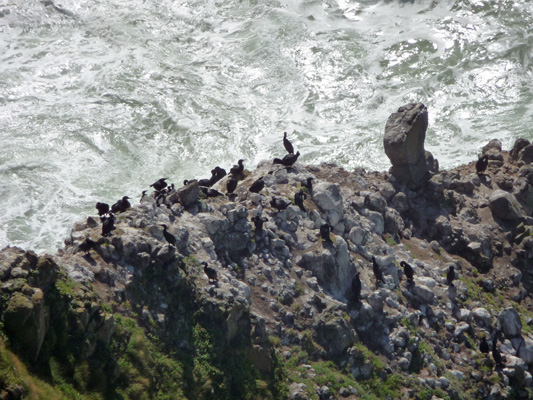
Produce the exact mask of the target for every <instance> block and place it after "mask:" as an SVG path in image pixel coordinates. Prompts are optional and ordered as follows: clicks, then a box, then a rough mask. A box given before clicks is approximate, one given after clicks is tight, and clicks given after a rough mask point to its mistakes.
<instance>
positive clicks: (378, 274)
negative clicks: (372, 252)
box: [372, 256, 385, 283]
mask: <svg viewBox="0 0 533 400" xmlns="http://www.w3.org/2000/svg"><path fill="white" fill-rule="evenodd" d="M372 270H373V271H374V276H375V277H376V281H381V282H383V283H385V279H383V272H381V268H380V267H379V265H378V263H377V261H376V257H374V256H372Z"/></svg>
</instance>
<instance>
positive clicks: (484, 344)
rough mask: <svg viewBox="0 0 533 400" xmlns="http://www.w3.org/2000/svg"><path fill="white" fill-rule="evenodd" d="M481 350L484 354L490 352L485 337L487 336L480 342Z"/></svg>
mask: <svg viewBox="0 0 533 400" xmlns="http://www.w3.org/2000/svg"><path fill="white" fill-rule="evenodd" d="M479 351H481V352H482V353H483V354H489V351H490V348H489V343H488V342H487V339H485V336H483V339H481V343H479Z"/></svg>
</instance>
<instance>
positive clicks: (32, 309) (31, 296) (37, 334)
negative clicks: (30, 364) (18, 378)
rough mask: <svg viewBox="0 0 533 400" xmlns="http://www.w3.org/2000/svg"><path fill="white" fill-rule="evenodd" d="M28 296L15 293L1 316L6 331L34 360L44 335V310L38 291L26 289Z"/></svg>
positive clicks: (45, 314)
mask: <svg viewBox="0 0 533 400" xmlns="http://www.w3.org/2000/svg"><path fill="white" fill-rule="evenodd" d="M26 292H27V293H28V294H24V293H21V292H15V293H13V295H12V296H11V297H10V299H9V302H8V305H7V308H6V310H5V311H4V315H3V318H2V320H3V323H4V326H5V328H6V331H7V332H8V334H9V335H10V337H11V338H12V339H14V340H15V341H18V342H19V343H20V344H21V345H22V348H23V350H24V352H25V353H26V355H27V356H28V357H29V358H30V359H32V360H33V359H36V358H37V356H38V355H39V351H40V350H41V346H42V344H43V341H44V336H45V334H46V330H47V327H46V317H47V313H46V308H45V304H44V295H43V292H42V291H41V290H40V289H27V290H26Z"/></svg>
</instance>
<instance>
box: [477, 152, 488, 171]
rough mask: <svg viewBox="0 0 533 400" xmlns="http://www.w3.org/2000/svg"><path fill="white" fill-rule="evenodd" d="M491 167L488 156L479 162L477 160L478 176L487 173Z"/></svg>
mask: <svg viewBox="0 0 533 400" xmlns="http://www.w3.org/2000/svg"><path fill="white" fill-rule="evenodd" d="M488 165H489V156H487V155H486V154H485V155H484V156H483V157H481V158H480V159H479V160H477V162H476V172H477V173H478V174H481V173H483V172H485V170H486V169H487V166H488Z"/></svg>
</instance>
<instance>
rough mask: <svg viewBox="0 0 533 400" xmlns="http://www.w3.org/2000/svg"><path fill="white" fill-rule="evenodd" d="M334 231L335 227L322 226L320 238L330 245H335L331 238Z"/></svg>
mask: <svg viewBox="0 0 533 400" xmlns="http://www.w3.org/2000/svg"><path fill="white" fill-rule="evenodd" d="M332 230H333V227H332V226H331V225H330V224H322V225H321V226H320V237H321V238H322V240H325V241H326V242H328V243H333V242H332V241H331V237H330V236H329V234H330V233H331V231H332Z"/></svg>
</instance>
